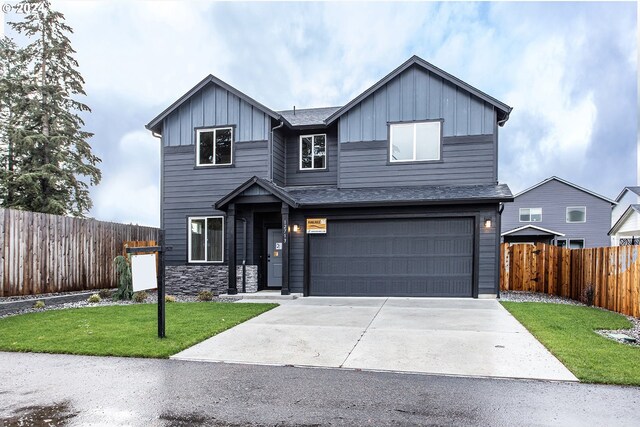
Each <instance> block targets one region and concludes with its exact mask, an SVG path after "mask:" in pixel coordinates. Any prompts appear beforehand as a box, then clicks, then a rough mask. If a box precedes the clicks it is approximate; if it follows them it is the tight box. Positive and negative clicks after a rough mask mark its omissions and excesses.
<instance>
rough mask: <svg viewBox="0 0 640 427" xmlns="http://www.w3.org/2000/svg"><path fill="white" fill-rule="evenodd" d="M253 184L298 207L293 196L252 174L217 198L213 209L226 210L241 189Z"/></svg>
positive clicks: (243, 189)
mask: <svg viewBox="0 0 640 427" xmlns="http://www.w3.org/2000/svg"><path fill="white" fill-rule="evenodd" d="M254 184H255V185H259V186H260V187H262V188H264V189H265V190H267V191H269V192H271V194H273V195H274V196H276V197H277V198H279V199H280V200H282V201H283V202H285V203H287V204H288V205H289V206H291V207H293V208H297V207H298V202H297V201H296V200H294V199H293V198H291V196H289V195H288V194H287V193H286V192H285V191H281V190H279V189H278V188H277V187H276V186H275V185H274V184H272V183H270V182H268V181H265V180H263V179H261V178H258V177H257V176H253V177H251V178H249V179H248V180H247V181H245V182H244V183H242V184H240V185H239V186H238V187H236V188H235V189H234V190H233V191H231V192H230V193H229V194H227V195H226V196H224V197H222V198H221V199H220V200H218V201H217V202H216V203H214V205H213V207H214V208H215V209H217V210H221V211H224V210H226V207H227V205H228V204H229V203H230V202H231V201H232V200H233V199H235V198H236V197H238V196H239V195H240V194H241V193H242V192H243V191H245V190H246V189H247V188H249V187H251V186H252V185H254Z"/></svg>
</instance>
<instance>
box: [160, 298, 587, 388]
mask: <svg viewBox="0 0 640 427" xmlns="http://www.w3.org/2000/svg"><path fill="white" fill-rule="evenodd" d="M172 359H180V360H197V361H210V362H230V363H252V364H268V365H293V366H316V367H330V368H349V369H363V370H374V371H396V372H415V373H430V374H447V375H469V376H488V377H506V378H536V379H545V380H563V381H577V379H576V377H575V376H574V375H573V374H571V372H569V371H568V370H567V368H565V367H564V365H562V364H561V363H560V362H559V361H558V360H557V359H556V358H555V357H554V356H553V355H552V354H551V353H549V352H548V351H547V350H546V348H545V347H544V346H543V345H542V344H540V343H539V342H538V341H537V340H536V339H535V338H534V337H533V336H532V335H531V334H530V333H529V332H528V331H527V330H526V329H525V328H524V327H523V326H522V325H521V324H520V323H519V322H518V321H517V320H515V318H513V316H511V314H509V312H507V311H506V310H505V309H504V308H503V307H502V306H501V305H500V304H499V303H498V302H497V301H496V300H473V299H435V298H429V299H425V298H333V297H331V298H328V297H325V298H323V297H308V298H300V299H296V300H292V301H283V302H282V305H281V306H280V307H278V308H275V309H273V310H271V311H269V312H267V313H264V314H262V315H260V316H258V317H256V318H254V319H251V320H249V321H248V322H245V323H243V324H241V325H238V326H236V327H234V328H232V329H229V330H227V331H225V332H223V333H221V334H219V335H216V336H215V337H212V338H209V339H208V340H206V341H203V342H201V343H200V344H197V345H195V346H193V347H191V348H189V349H187V350H184V351H182V352H180V353H178V354H176V355H174V356H173V357H172Z"/></svg>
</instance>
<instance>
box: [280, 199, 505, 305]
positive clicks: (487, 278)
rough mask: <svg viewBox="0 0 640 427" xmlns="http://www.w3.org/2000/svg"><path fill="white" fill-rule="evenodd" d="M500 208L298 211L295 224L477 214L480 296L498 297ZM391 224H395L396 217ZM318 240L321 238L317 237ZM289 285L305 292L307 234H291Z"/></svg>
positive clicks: (292, 218)
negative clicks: (314, 220)
mask: <svg viewBox="0 0 640 427" xmlns="http://www.w3.org/2000/svg"><path fill="white" fill-rule="evenodd" d="M496 208H497V206H496V205H468V206H461V205H459V206H454V207H451V206H449V207H434V206H418V207H403V208H393V207H386V208H377V209H371V208H360V209H357V208H349V209H340V210H337V209H313V210H311V209H309V210H301V209H296V210H294V211H293V212H292V213H291V217H290V223H291V224H301V225H302V224H304V223H305V218H306V217H311V218H313V217H315V218H320V217H330V216H331V215H340V216H350V217H353V218H356V217H357V216H361V217H363V218H366V217H367V216H371V215H374V214H376V215H380V214H383V215H394V214H395V215H407V214H435V215H441V216H444V217H446V216H447V214H457V215H459V214H469V215H470V216H474V215H477V216H478V218H479V221H480V222H481V224H480V227H479V235H478V237H479V242H478V243H479V244H478V247H479V253H478V260H479V265H478V293H479V294H480V295H483V294H485V295H495V294H497V293H498V287H499V270H498V264H499V263H498V257H499V253H498V239H499V230H498V228H497V227H498V226H499V225H498V222H499V221H498V220H497V212H496ZM485 219H491V223H492V226H491V227H490V228H484V227H482V222H483V221H484V220H485ZM388 221H393V219H392V218H390V219H388ZM327 227H331V219H329V220H328V221H327ZM316 237H317V236H316ZM289 274H290V276H289V277H290V279H289V286H290V289H291V292H299V293H301V292H303V291H304V289H303V286H304V233H302V232H300V233H293V232H292V233H291V240H290V252H289Z"/></svg>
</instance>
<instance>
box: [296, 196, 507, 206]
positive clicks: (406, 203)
mask: <svg viewBox="0 0 640 427" xmlns="http://www.w3.org/2000/svg"><path fill="white" fill-rule="evenodd" d="M510 201H513V199H512V198H469V199H453V200H382V201H364V202H352V201H350V202H320V203H305V202H300V203H299V205H300V207H301V208H331V207H340V208H352V207H353V208H356V207H364V208H366V207H380V206H427V205H469V204H493V203H500V202H510Z"/></svg>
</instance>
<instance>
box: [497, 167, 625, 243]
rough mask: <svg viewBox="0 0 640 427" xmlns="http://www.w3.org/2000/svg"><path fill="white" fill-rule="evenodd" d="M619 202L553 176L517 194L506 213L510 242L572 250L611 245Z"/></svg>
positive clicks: (504, 229) (504, 232)
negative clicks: (613, 210)
mask: <svg viewBox="0 0 640 427" xmlns="http://www.w3.org/2000/svg"><path fill="white" fill-rule="evenodd" d="M615 204H616V202H614V201H613V200H611V199H608V198H607V197H604V196H601V195H599V194H597V193H594V192H593V191H590V190H587V189H586V188H583V187H580V186H578V185H576V184H573V183H571V182H569V181H566V180H564V179H561V178H558V177H557V176H552V177H551V178H547V179H545V180H544V181H542V182H539V183H537V184H536V185H534V186H532V187H529V188H527V189H526V190H524V191H521V192H520V193H518V194H516V195H515V199H514V202H513V203H509V204H507V205H505V208H504V211H503V212H502V239H503V241H504V242H507V243H546V244H552V245H557V246H562V247H569V248H572V249H581V248H594V247H599V246H609V236H608V235H607V233H608V231H609V227H610V225H611V208H612V206H615Z"/></svg>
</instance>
